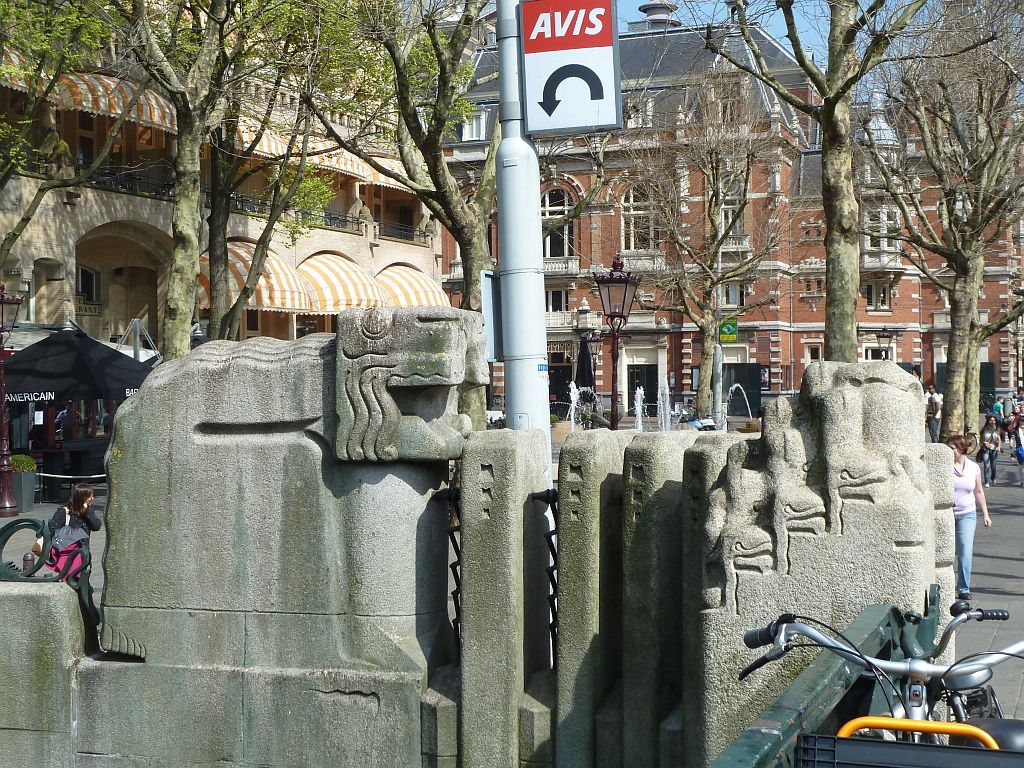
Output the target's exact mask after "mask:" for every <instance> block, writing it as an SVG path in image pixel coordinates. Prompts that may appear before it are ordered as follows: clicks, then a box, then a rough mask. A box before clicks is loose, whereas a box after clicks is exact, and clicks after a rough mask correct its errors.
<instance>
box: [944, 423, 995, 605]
mask: <svg viewBox="0 0 1024 768" xmlns="http://www.w3.org/2000/svg"><path fill="white" fill-rule="evenodd" d="M946 445H948V446H949V447H950V448H952V449H953V518H954V520H955V526H956V596H957V599H958V600H970V599H971V563H972V561H973V559H974V531H975V529H976V528H977V525H978V508H979V507H980V508H981V513H982V515H983V521H984V525H985V527H986V528H991V527H992V518H991V517H989V514H988V502H987V501H986V500H985V489H984V488H982V487H981V469H980V468H979V467H978V465H977V464H975V463H974V462H973V461H971V460H970V459H968V458H967V455H966V452H967V438H965V437H964V436H963V435H953V436H952V437H950V438H949V440H947V441H946Z"/></svg>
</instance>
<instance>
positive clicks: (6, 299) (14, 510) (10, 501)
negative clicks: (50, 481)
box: [0, 283, 21, 517]
mask: <svg viewBox="0 0 1024 768" xmlns="http://www.w3.org/2000/svg"><path fill="white" fill-rule="evenodd" d="M19 309H21V298H20V297H19V296H8V295H7V288H6V286H5V285H4V284H3V283H0V517H16V516H17V514H18V502H17V501H15V499H14V478H13V476H12V475H13V472H14V470H13V469H11V446H10V443H9V442H8V440H7V379H6V378H5V375H4V367H5V361H4V349H5V348H6V347H7V339H8V338H9V337H10V335H11V331H13V330H14V322H15V321H16V320H17V319H18V310H19Z"/></svg>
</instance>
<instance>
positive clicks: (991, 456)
mask: <svg viewBox="0 0 1024 768" xmlns="http://www.w3.org/2000/svg"><path fill="white" fill-rule="evenodd" d="M998 457H999V451H992V450H989V449H988V448H982V449H981V470H982V472H983V473H984V476H985V482H986V483H994V482H995V481H996V459H997V458H998Z"/></svg>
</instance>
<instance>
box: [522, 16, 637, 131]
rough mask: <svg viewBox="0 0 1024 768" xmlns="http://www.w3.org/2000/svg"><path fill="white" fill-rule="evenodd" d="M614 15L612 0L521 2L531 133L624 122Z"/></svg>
mask: <svg viewBox="0 0 1024 768" xmlns="http://www.w3.org/2000/svg"><path fill="white" fill-rule="evenodd" d="M615 19H616V16H615V3H614V1H613V0H528V1H527V2H523V3H521V4H520V5H519V35H520V40H521V42H522V64H521V67H520V72H521V73H522V74H521V79H520V84H521V87H522V100H523V107H524V117H525V119H526V131H527V133H531V134H544V133H571V132H585V131H597V130H608V129H611V128H619V127H620V126H621V124H622V98H621V91H620V88H619V55H618V54H619V49H618V43H619V36H618V34H617V32H616V29H615V24H616V20H615Z"/></svg>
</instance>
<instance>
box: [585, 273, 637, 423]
mask: <svg viewBox="0 0 1024 768" xmlns="http://www.w3.org/2000/svg"><path fill="white" fill-rule="evenodd" d="M594 282H595V283H597V288H598V291H600V294H601V308H602V310H603V312H604V319H605V320H607V321H608V327H609V329H610V330H611V336H612V429H618V428H619V335H620V334H621V333H622V328H623V326H625V325H626V322H627V321H628V320H629V312H630V310H631V309H633V298H634V297H635V296H636V289H637V286H638V285H639V284H640V276H639V275H634V274H632V273H630V272H626V271H625V266H624V265H623V263H622V258H621V257H619V256H616V257H615V261H613V262H612V268H611V271H610V272H604V273H602V274H599V275H594Z"/></svg>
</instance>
